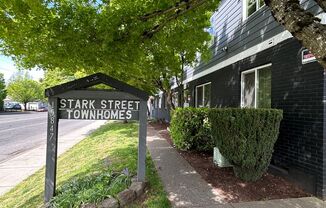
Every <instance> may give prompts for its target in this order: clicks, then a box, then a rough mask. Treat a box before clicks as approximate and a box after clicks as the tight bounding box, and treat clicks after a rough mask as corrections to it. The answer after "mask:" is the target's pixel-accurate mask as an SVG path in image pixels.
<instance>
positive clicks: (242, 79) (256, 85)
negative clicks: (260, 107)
mask: <svg viewBox="0 0 326 208" xmlns="http://www.w3.org/2000/svg"><path fill="white" fill-rule="evenodd" d="M270 66H272V63H269V64H265V65H262V66H258V67H255V68H252V69H249V70H246V71H243V72H242V73H241V93H240V94H241V96H240V97H241V98H240V99H241V100H240V107H241V108H244V102H243V88H244V84H245V83H244V77H245V75H246V74H249V73H252V72H254V73H255V108H257V100H258V99H257V96H258V90H259V89H258V88H259V81H258V70H259V69H263V68H267V67H270Z"/></svg>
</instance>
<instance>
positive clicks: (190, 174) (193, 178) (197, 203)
mask: <svg viewBox="0 0 326 208" xmlns="http://www.w3.org/2000/svg"><path fill="white" fill-rule="evenodd" d="M147 136H148V137H147V147H148V150H149V152H150V154H151V156H152V159H153V161H154V164H155V167H156V168H157V170H158V173H159V175H160V177H161V179H162V182H163V185H164V188H165V191H166V192H167V194H168V198H169V200H170V201H171V204H172V206H173V207H188V208H204V207H205V208H206V207H207V208H213V207H214V208H326V203H325V202H323V201H321V200H319V199H317V198H314V197H308V198H299V199H281V200H270V201H262V202H246V203H232V204H226V203H225V202H224V200H223V197H222V196H221V195H219V190H218V189H216V188H215V189H214V188H213V187H212V186H210V185H209V184H208V183H207V182H206V181H205V180H204V179H202V177H201V176H200V175H199V174H198V173H197V172H196V171H195V170H194V169H193V168H192V167H191V166H190V165H189V163H188V162H187V161H186V160H185V159H184V158H183V157H182V156H181V155H180V154H179V153H178V152H177V151H176V150H175V149H174V148H172V147H171V146H170V144H169V143H168V142H167V141H166V140H165V139H164V138H161V137H160V135H159V132H158V131H157V130H155V129H154V128H153V127H151V126H150V125H149V127H148V135H147Z"/></svg>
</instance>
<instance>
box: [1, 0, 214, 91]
mask: <svg viewBox="0 0 326 208" xmlns="http://www.w3.org/2000/svg"><path fill="white" fill-rule="evenodd" d="M218 3H219V0H210V1H207V0H162V1H156V0H124V1H119V0H21V1H12V0H2V2H1V5H0V21H1V25H0V40H1V41H0V50H1V52H2V53H4V54H6V55H10V56H12V57H13V58H14V60H15V61H16V63H17V64H18V65H19V66H20V67H22V68H25V69H32V68H35V67H36V68H42V69H45V70H53V69H56V70H65V71H68V72H75V71H78V70H84V71H85V72H86V73H93V72H104V73H107V74H109V75H110V76H113V77H115V78H118V79H120V80H123V81H129V82H131V83H132V84H136V85H139V86H138V87H141V88H143V89H145V90H147V91H153V90H155V88H157V86H153V82H154V83H157V82H158V81H157V80H159V79H161V78H162V77H164V76H167V74H171V72H172V74H177V73H179V74H180V60H181V59H180V54H182V56H183V60H187V62H189V63H190V62H192V61H194V60H195V59H196V52H200V53H202V54H206V55H207V54H208V49H207V48H208V47H207V44H206V43H207V42H208V41H209V40H210V35H209V34H208V33H207V32H205V30H204V29H205V28H207V27H209V26H210V22H209V19H210V16H211V12H212V11H214V10H215V9H216V8H217V6H218ZM175 71H176V72H175Z"/></svg>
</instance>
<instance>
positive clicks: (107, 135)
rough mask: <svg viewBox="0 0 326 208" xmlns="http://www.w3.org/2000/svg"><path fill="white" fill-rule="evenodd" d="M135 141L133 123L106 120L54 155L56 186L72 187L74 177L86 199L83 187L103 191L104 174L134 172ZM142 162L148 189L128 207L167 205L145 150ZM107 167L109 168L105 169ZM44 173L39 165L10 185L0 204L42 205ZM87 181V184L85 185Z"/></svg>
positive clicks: (6, 207)
mask: <svg viewBox="0 0 326 208" xmlns="http://www.w3.org/2000/svg"><path fill="white" fill-rule="evenodd" d="M137 145H138V124H137V123H135V122H129V123H127V124H124V123H122V122H109V123H107V124H106V125H103V126H101V127H100V128H98V129H97V130H96V131H94V132H93V133H91V134H90V135H89V136H88V137H87V138H85V139H84V140H82V141H81V142H80V143H78V144H76V145H75V146H74V147H73V148H71V149H70V150H68V151H67V152H65V153H64V154H62V155H61V156H60V157H59V158H58V167H57V187H58V190H66V191H68V190H71V191H72V190H73V187H71V186H73V184H74V183H73V181H76V183H77V184H76V187H77V188H78V190H84V191H85V192H84V191H80V192H78V194H79V195H82V196H84V195H85V196H87V197H89V198H88V199H91V198H92V197H91V196H90V194H88V191H87V190H90V192H93V191H96V190H95V189H93V188H91V187H94V186H96V185H95V184H97V182H98V184H99V186H100V188H99V190H101V191H100V192H101V193H104V192H103V191H102V190H104V189H102V185H103V184H104V180H105V178H107V177H110V173H122V172H125V171H123V170H124V169H125V168H126V167H128V168H129V174H130V175H135V174H136V171H137V147H138V146H137ZM146 164H147V165H146V180H147V182H148V184H147V185H148V186H147V189H148V192H147V193H146V198H145V199H144V201H140V202H138V203H139V204H138V203H137V204H135V205H134V206H132V207H134V208H141V207H148V208H157V207H160V208H161V207H162V208H169V207H171V206H170V203H169V200H168V199H167V195H166V193H165V191H164V189H163V185H162V183H161V181H160V178H159V176H158V174H157V171H156V168H155V166H154V164H153V161H152V160H151V158H150V155H149V154H147V160H146ZM108 169H109V170H110V171H112V172H108ZM107 174H108V175H107ZM44 176H45V168H42V169H41V170H39V171H37V172H36V173H35V174H34V175H32V176H30V177H28V178H27V179H26V180H24V181H23V182H21V183H20V184H18V185H17V186H16V187H14V188H13V189H11V190H10V191H9V192H8V193H5V194H4V195H1V196H0V207H1V208H13V207H23V208H25V207H31V208H34V207H42V205H43V202H44V180H45V179H44ZM110 178H111V177H110ZM114 178H116V176H115V177H114ZM123 178H124V177H123ZM123 178H122V179H123ZM112 179H113V178H111V181H112ZM113 180H114V179H113ZM88 182H89V184H90V186H88V185H87V184H88ZM68 184H70V185H68ZM110 184H113V183H110ZM116 184H117V185H118V186H116V187H117V188H119V187H120V188H121V187H122V186H121V185H123V184H124V183H120V182H119V183H116ZM63 187H65V188H63ZM88 187H90V188H88ZM111 190H112V189H111ZM115 192H117V191H115ZM70 193H71V192H70ZM76 193H77V192H76ZM84 193H85V194H84ZM92 194H97V193H92ZM113 195H114V194H113ZM65 196H67V198H68V199H69V200H71V197H68V196H69V195H65ZM84 198H86V197H84ZM75 200H76V201H77V200H78V198H75ZM65 207H70V206H65Z"/></svg>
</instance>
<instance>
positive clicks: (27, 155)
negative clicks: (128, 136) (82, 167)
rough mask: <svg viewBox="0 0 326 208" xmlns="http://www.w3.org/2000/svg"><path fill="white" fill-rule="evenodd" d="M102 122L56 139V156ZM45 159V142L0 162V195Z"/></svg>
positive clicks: (38, 167)
mask: <svg viewBox="0 0 326 208" xmlns="http://www.w3.org/2000/svg"><path fill="white" fill-rule="evenodd" d="M104 123H105V121H95V122H94V123H92V124H90V125H87V126H85V127H83V128H81V129H78V130H75V131H72V132H70V133H69V134H66V135H65V136H62V137H60V138H59V141H58V143H59V144H58V156H59V155H61V154H62V153H64V152H65V151H67V150H68V149H70V148H71V147H72V146H74V145H75V144H76V143H78V142H80V141H81V140H82V139H84V138H85V136H87V135H88V134H89V133H90V132H91V131H93V130H95V129H96V128H98V127H100V126H101V125H103V124H104ZM44 139H46V138H44ZM45 159H46V144H44V145H41V146H39V147H37V148H34V149H32V150H29V151H27V152H24V153H22V154H20V155H18V156H16V157H15V158H13V159H10V160H7V161H5V162H3V163H0V195H2V194H4V193H6V192H8V191H9V190H10V189H12V188H13V187H15V186H16V185H17V184H19V183H20V182H22V181H23V180H24V179H26V178H27V177H29V176H30V175H32V174H34V173H35V172H36V171H37V170H39V169H40V168H42V167H43V166H44V165H45Z"/></svg>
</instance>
